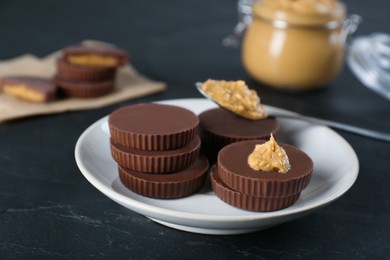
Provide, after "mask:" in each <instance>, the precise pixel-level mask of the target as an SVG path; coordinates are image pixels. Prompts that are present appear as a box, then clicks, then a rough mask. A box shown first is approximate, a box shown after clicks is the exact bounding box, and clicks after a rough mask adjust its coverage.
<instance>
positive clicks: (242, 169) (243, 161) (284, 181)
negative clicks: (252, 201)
mask: <svg viewBox="0 0 390 260" xmlns="http://www.w3.org/2000/svg"><path fill="white" fill-rule="evenodd" d="M265 142H266V141H264V140H250V141H243V142H237V143H234V144H231V145H228V146H226V147H224V148H223V149H222V150H221V151H220V152H219V154H218V174H219V176H220V178H221V180H222V181H223V182H224V183H225V184H226V185H227V186H228V187H230V188H231V189H233V190H236V191H239V192H241V193H244V194H247V195H249V196H255V197H268V198H275V197H286V196H291V195H293V194H297V193H300V192H301V191H302V190H303V189H304V188H306V186H307V185H308V184H309V181H310V177H311V174H312V172H313V167H314V166H313V161H312V160H311V158H310V157H309V156H308V155H307V154H306V153H304V152H303V151H301V150H299V149H297V148H295V147H293V146H291V145H287V144H280V146H281V147H283V149H284V150H285V152H286V154H287V156H288V158H289V161H290V165H291V166H290V169H289V170H288V171H287V172H286V173H280V172H279V171H278V170H272V171H262V170H255V169H252V168H251V167H250V165H249V164H248V156H249V155H250V154H251V153H252V151H253V149H254V148H255V146H256V145H257V144H263V143H265Z"/></svg>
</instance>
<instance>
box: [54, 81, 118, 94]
mask: <svg viewBox="0 0 390 260" xmlns="http://www.w3.org/2000/svg"><path fill="white" fill-rule="evenodd" d="M54 81H55V84H56V85H57V86H58V88H59V90H60V91H61V93H62V94H64V95H65V96H68V97H76V98H94V97H100V96H104V95H107V94H108V93H111V92H112V91H113V90H114V88H115V81H114V79H108V80H104V81H73V80H67V79H63V78H60V77H55V79H54Z"/></svg>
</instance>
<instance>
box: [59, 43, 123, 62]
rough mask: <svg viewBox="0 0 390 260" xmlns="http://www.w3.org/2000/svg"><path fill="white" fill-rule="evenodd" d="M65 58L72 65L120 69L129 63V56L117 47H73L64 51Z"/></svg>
mask: <svg viewBox="0 0 390 260" xmlns="http://www.w3.org/2000/svg"><path fill="white" fill-rule="evenodd" d="M63 58H64V60H65V61H66V62H68V63H70V64H77V65H85V66H102V67H119V66H123V65H125V64H126V63H127V62H128V60H129V55H128V53H127V52H126V51H124V50H122V49H119V48H116V47H102V46H101V47H90V46H83V45H73V46H69V47H66V48H65V49H64V50H63Z"/></svg>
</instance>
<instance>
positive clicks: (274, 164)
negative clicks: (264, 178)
mask: <svg viewBox="0 0 390 260" xmlns="http://www.w3.org/2000/svg"><path fill="white" fill-rule="evenodd" d="M248 164H249V166H250V167H251V168H252V169H254V170H256V171H278V172H280V173H286V172H288V170H289V169H290V168H291V165H290V162H289V159H288V156H287V153H286V151H285V150H284V149H283V148H282V147H280V146H279V145H278V144H277V143H276V141H275V139H274V137H273V135H271V138H270V140H269V141H268V142H266V143H264V144H258V145H256V146H255V149H254V150H253V152H252V153H251V154H250V155H249V156H248Z"/></svg>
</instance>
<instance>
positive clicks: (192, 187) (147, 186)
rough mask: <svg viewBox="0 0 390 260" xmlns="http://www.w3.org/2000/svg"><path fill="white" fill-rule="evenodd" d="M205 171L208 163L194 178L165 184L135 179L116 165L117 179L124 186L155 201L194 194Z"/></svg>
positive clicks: (202, 181) (198, 188) (203, 178)
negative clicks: (155, 199)
mask: <svg viewBox="0 0 390 260" xmlns="http://www.w3.org/2000/svg"><path fill="white" fill-rule="evenodd" d="M205 160H206V159H205ZM207 170H208V163H207V166H206V167H205V169H204V170H203V171H199V175H198V176H196V177H195V178H191V179H188V180H185V181H182V182H166V183H165V182H154V181H148V180H145V179H142V178H137V177H135V176H133V175H132V174H131V172H130V171H128V170H126V169H124V168H123V167H121V166H119V165H118V173H119V179H120V181H121V183H122V184H123V185H124V186H126V187H127V188H128V189H129V190H131V191H133V192H135V193H138V194H140V195H142V196H146V197H151V198H157V199H177V198H182V197H187V196H189V195H192V194H194V193H195V192H197V191H198V190H200V189H201V188H202V186H203V185H204V183H205V181H206V177H207ZM145 174H149V173H145ZM177 174H180V173H177Z"/></svg>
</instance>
